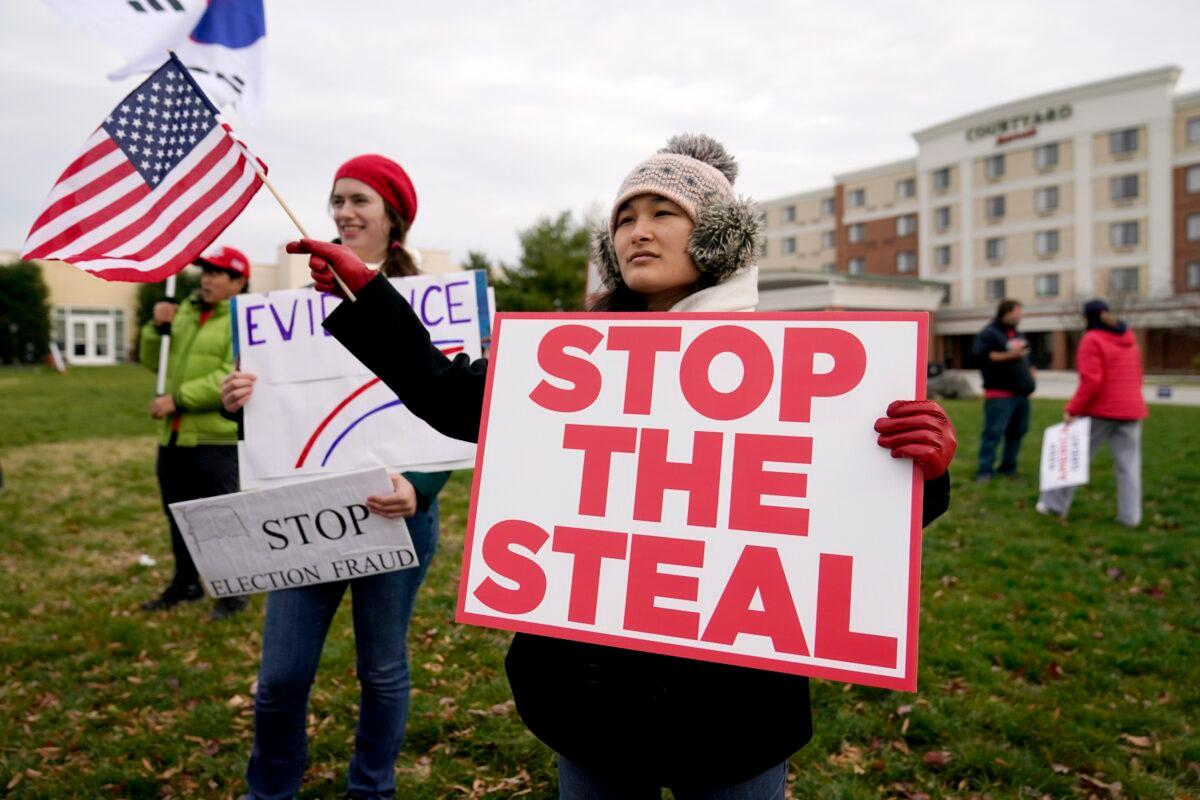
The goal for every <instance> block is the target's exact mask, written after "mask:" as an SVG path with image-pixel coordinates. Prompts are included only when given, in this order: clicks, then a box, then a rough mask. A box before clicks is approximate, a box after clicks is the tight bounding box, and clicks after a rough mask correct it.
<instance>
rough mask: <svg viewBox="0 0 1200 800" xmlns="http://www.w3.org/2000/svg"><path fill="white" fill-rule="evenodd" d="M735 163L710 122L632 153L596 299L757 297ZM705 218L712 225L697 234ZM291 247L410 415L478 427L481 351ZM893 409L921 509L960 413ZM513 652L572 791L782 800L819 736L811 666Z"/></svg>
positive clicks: (524, 713)
mask: <svg viewBox="0 0 1200 800" xmlns="http://www.w3.org/2000/svg"><path fill="white" fill-rule="evenodd" d="M664 167H666V168H669V169H663V168H664ZM735 174H736V166H735V164H734V162H733V159H732V157H730V156H729V155H728V154H727V153H726V152H725V150H724V148H723V147H722V146H721V145H720V144H719V143H717V142H715V141H713V140H711V139H709V138H708V137H703V136H683V137H676V138H674V139H672V140H671V141H670V142H669V143H668V146H667V148H666V149H665V150H664V151H661V152H660V153H659V154H657V155H655V156H653V157H651V158H650V159H648V160H647V161H646V162H644V163H643V164H642V165H640V166H639V167H638V168H636V169H635V170H634V171H633V172H632V173H631V174H630V175H629V177H628V178H626V181H625V183H624V184H623V185H622V188H621V192H620V194H619V196H618V199H617V202H616V203H615V204H614V208H613V214H612V216H611V218H610V220H609V224H608V226H606V228H605V230H604V231H601V232H598V235H597V236H596V237H595V238H596V245H597V246H596V247H595V251H596V252H595V254H594V256H595V257H596V258H597V259H598V261H599V264H600V265H601V271H602V272H603V273H604V274H605V276H606V282H607V284H608V286H609V292H608V293H607V295H606V296H605V298H604V299H603V300H602V302H601V304H600V306H601V308H605V309H608V310H620V309H625V310H629V309H639V308H640V309H643V310H668V309H674V310H686V309H694V308H709V309H711V308H714V307H721V308H728V307H734V306H737V307H743V308H744V307H745V305H746V303H747V302H748V301H749V308H752V307H753V301H754V298H756V297H757V287H756V286H755V285H754V283H753V282H752V281H749V280H747V279H746V276H747V275H751V274H752V271H753V269H754V268H753V266H752V265H751V259H752V258H753V256H754V253H755V251H756V243H757V239H758V236H759V228H758V226H759V223H758V218H757V215H756V214H754V212H753V211H752V210H751V209H750V207H749V206H748V205H745V204H744V203H743V202H742V201H739V200H737V198H736V197H735V195H734V193H733V188H732V179H733V177H734V175H735ZM710 225H711V226H713V227H711V228H708V232H709V233H710V234H711V236H710V237H708V238H707V239H703V238H702V237H700V236H697V235H694V234H695V232H697V231H699V230H700V229H701V228H702V227H704V226H710ZM288 251H289V252H294V253H309V254H312V255H313V258H312V259H310V267H311V268H312V269H313V277H314V279H315V280H316V282H317V285H318V287H319V288H321V289H323V290H326V291H334V292H337V291H339V290H338V288H337V287H336V286H335V285H334V283H333V271H336V272H337V274H338V275H339V276H341V278H342V279H343V280H344V281H345V282H346V283H347V285H348V286H349V287H350V289H351V291H353V292H355V293H356V294H357V298H358V299H357V302H353V303H342V304H341V305H340V306H339V307H338V309H336V310H335V311H334V312H333V313H332V314H331V315H330V316H329V318H328V319H327V320H326V321H325V327H326V329H327V330H329V331H330V332H331V333H332V334H333V335H334V336H335V337H337V339H338V340H339V341H341V342H342V344H344V345H345V346H346V347H347V349H349V350H350V351H351V352H352V353H354V354H355V356H357V357H358V358H359V359H360V360H362V361H363V363H364V364H365V365H366V366H367V367H368V368H369V369H370V370H371V371H372V372H374V373H375V374H376V375H377V376H379V377H380V378H381V379H382V380H383V381H384V383H386V384H387V385H389V386H391V387H392V388H393V389H394V390H395V391H396V393H397V394H398V395H399V396H400V398H401V399H402V400H403V401H404V402H405V404H406V405H408V407H409V408H410V409H412V411H413V412H414V413H415V414H417V416H420V417H422V418H423V419H425V420H426V421H427V422H429V423H430V424H431V425H432V426H433V427H434V428H436V429H438V430H440V431H441V432H443V433H445V434H446V435H448V436H453V437H456V438H459V439H464V440H467V441H475V440H476V439H477V437H478V434H479V424H480V417H481V414H482V407H483V394H484V384H485V380H486V373H487V362H486V361H485V360H480V361H474V362H472V361H470V360H469V359H467V358H466V357H464V356H461V355H460V356H458V357H456V358H455V359H454V360H453V361H451V360H449V359H447V358H446V357H445V356H443V355H442V354H441V353H440V352H439V351H438V350H437V349H436V348H435V347H433V346H432V344H431V343H430V339H429V336H428V334H427V333H426V332H425V329H424V327H423V326H422V325H421V324H420V322H419V320H418V318H417V317H416V316H415V314H414V313H413V311H412V309H411V308H410V307H409V306H408V304H407V303H406V302H405V301H404V299H403V298H402V297H401V296H400V295H399V294H398V293H397V292H395V291H394V290H393V289H392V287H390V286H389V285H388V284H387V283H386V282H385V281H381V280H378V279H374V278H373V276H372V275H371V274H370V273H369V271H367V270H366V269H365V268H364V267H363V266H362V265H361V264H360V263H358V259H356V258H355V257H354V255H353V253H350V252H348V251H346V250H345V249H343V248H339V247H337V246H335V245H329V244H327V243H324V242H316V241H312V240H303V241H301V242H292V243H290V244H289V245H288ZM385 343H386V344H385ZM888 414H889V416H888V417H886V418H883V419H881V420H879V421H878V422H877V423H876V430H877V431H880V432H881V436H880V438H879V442H880V444H881V445H882V446H884V447H888V448H890V449H892V453H893V455H894V456H896V457H908V458H913V459H915V460H916V461H917V462H918V463H919V464H921V466H922V469H923V470H924V474H925V477H926V483H925V505H924V510H923V511H924V513H923V518H924V521H925V522H926V523H928V522H930V521H932V520H933V519H934V518H936V517H937V516H938V515H940V514H941V513H943V512H944V511H945V510H946V508H947V506H948V503H949V487H950V483H949V477H948V475H947V473H946V469H947V466H948V464H949V461H950V458H952V456H953V453H954V449H955V445H956V443H955V438H954V431H953V426H952V425H951V424H950V421H949V420H948V419H947V418H946V416H945V414H944V413H943V412H942V410H941V408H940V407H939V406H938V405H937V404H935V403H931V402H926V401H920V402H913V401H909V402H899V403H893V404H892V406H890V407H889V409H888ZM505 667H506V670H507V673H508V678H509V682H510V684H511V686H512V690H513V697H514V699H515V700H516V704H517V711H518V713H520V715H521V718H522V719H523V720H524V721H525V723H526V725H528V726H529V729H530V730H531V731H532V732H533V733H534V734H535V735H536V736H537V737H538V738H540V739H541V740H542V741H543V742H545V743H546V744H547V745H549V746H550V747H551V748H553V749H554V750H555V751H556V752H557V754H558V765H559V789H560V793H561V796H562V797H563V798H565V799H566V800H582V798H600V799H605V798H635V799H636V798H642V797H654V798H657V797H658V796H659V792H660V787H662V786H668V787H670V788H671V789H672V791H673V792H674V793H675V796H676V797H677V798H680V799H681V800H701V799H704V800H716V798H722V799H730V800H731V799H732V798H755V800H777V799H778V800H782V798H783V797H784V795H785V792H786V778H787V759H788V757H789V756H790V755H791V754H792V753H794V752H795V751H796V750H798V749H799V748H800V747H802V746H804V744H805V743H807V742H808V740H809V738H811V735H812V721H811V713H810V708H809V696H808V681H807V679H806V678H804V677H800V676H796V675H790V674H784V673H778V672H769V671H764V670H755V669H748V668H745V667H735V666H729V665H724V664H715V663H710V662H704V661H696V660H691V659H683V658H676V657H670V656H664V655H658V654H652V653H643V652H636V651H632V650H625V649H620V648H613V647H606V646H600V645H593V644H585V643H580V642H573V641H567V640H562V639H553V638H547V637H542V636H535V635H532V634H526V633H518V634H516V635H515V636H514V637H513V641H512V645H511V647H510V649H509V652H508V656H507V658H506V660H505Z"/></svg>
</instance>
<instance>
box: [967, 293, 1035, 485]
mask: <svg viewBox="0 0 1200 800" xmlns="http://www.w3.org/2000/svg"><path fill="white" fill-rule="evenodd" d="M1022 310H1023V309H1022V307H1021V304H1020V303H1019V302H1018V301H1016V300H1002V301H1000V305H999V306H998V307H997V308H996V317H995V318H994V319H993V320H992V321H991V322H989V323H988V324H987V327H985V328H984V329H983V330H981V331H980V332H979V335H978V336H976V337H975V347H974V352H975V358H976V360H978V361H979V370H980V372H981V373H982V374H983V437H982V438H981V439H980V442H979V467H978V469H977V470H976V472H975V479H976V480H977V481H979V482H980V483H987V482H988V481H990V480H991V479H992V472H993V470H995V471H997V472H998V473H999V474H1000V475H1004V476H1008V477H1014V476H1015V475H1016V474H1017V456H1018V455H1019V454H1020V451H1021V440H1022V439H1023V438H1024V437H1025V433H1026V432H1027V431H1028V430H1029V395H1031V394H1033V390H1034V388H1035V383H1034V373H1033V368H1032V367H1031V366H1030V364H1029V342H1027V341H1026V340H1025V337H1023V336H1021V334H1020V333H1019V332H1018V331H1017V326H1018V325H1020V324H1021V314H1022ZM1001 439H1003V440H1004V453H1003V455H1001V457H1000V469H999V470H996V446H997V445H999V444H1000V440H1001Z"/></svg>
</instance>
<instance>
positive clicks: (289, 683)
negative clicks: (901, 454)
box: [221, 155, 450, 800]
mask: <svg viewBox="0 0 1200 800" xmlns="http://www.w3.org/2000/svg"><path fill="white" fill-rule="evenodd" d="M329 208H330V211H331V212H332V215H333V220H334V223H336V225H337V228H338V234H339V235H340V237H341V239H340V241H342V242H344V243H345V245H346V247H347V248H348V249H349V251H350V252H353V253H355V254H357V255H356V257H357V258H360V259H362V261H363V262H366V263H369V264H371V271H372V274H378V275H381V276H383V277H400V276H404V275H416V274H418V269H417V266H416V263H415V261H414V259H413V257H412V255H411V254H410V252H409V250H408V249H407V247H405V238H406V236H407V233H408V230H409V228H410V227H411V226H412V223H413V219H414V218H415V217H416V214H417V194H416V190H415V189H414V188H413V184H412V181H411V180H409V177H408V174H407V173H406V172H405V171H404V169H403V168H402V167H401V166H400V165H399V164H397V163H396V162H395V161H392V160H391V159H389V158H385V157H384V156H380V155H362V156H357V157H355V158H352V159H350V160H349V161H347V162H346V163H345V164H343V165H342V166H341V167H339V168H338V171H337V173H336V174H335V175H334V182H333V188H332V190H331V192H330V196H329ZM254 380H255V376H254V375H252V374H250V373H246V372H241V371H238V372H234V373H232V374H230V376H229V378H228V379H227V380H226V381H225V382H224V384H222V387H221V394H222V402H223V404H224V406H225V410H226V412H229V413H236V412H239V411H240V409H241V407H242V406H243V405H245V403H246V402H247V401H248V400H249V399H250V397H251V395H252V393H253V390H254ZM389 477H390V478H391V481H392V489H393V491H392V492H391V493H390V494H385V495H379V496H373V497H368V498H367V499H366V504H367V507H368V508H369V509H370V510H371V512H372V513H374V514H380V515H382V516H385V517H404V519H405V524H406V525H407V526H408V532H409V535H410V536H412V541H413V546H414V547H415V549H416V551H417V561H418V563H419V565H420V566H419V567H417V568H416V569H407V570H400V571H398V572H387V573H383V574H379V575H371V576H367V577H361V578H356V579H354V580H349V581H335V582H332V583H320V584H315V585H312V586H302V587H297V588H294V589H284V590H281V591H276V592H271V593H270V594H268V595H267V618H266V620H265V622H264V623H263V652H262V664H261V666H260V667H259V675H258V693H257V694H256V695H255V698H254V748H253V750H252V751H251V754H250V763H249V765H248V767H247V769H246V779H247V782H248V783H249V786H250V793H249V795H248V797H249V798H250V800H282V798H290V797H293V796H295V794H296V792H297V791H298V789H299V788H300V781H301V778H303V776H304V770H305V767H306V761H307V750H308V739H307V735H306V731H305V725H306V723H305V720H306V719H307V704H308V694H309V691H310V690H311V688H312V684H313V681H314V680H315V679H316V673H317V663H318V661H319V660H320V657H321V649H322V647H323V645H324V643H325V636H326V633H327V632H328V630H329V624H330V622H332V620H333V615H334V613H335V612H336V611H337V609H338V606H339V605H340V604H341V601H342V597H343V596H344V595H345V593H346V589H347V588H349V589H350V591H351V593H352V594H353V595H354V603H353V610H354V647H355V650H356V652H357V656H358V658H357V671H358V682H359V684H360V686H361V689H362V700H361V703H360V709H359V715H358V730H357V733H356V737H355V744H354V755H353V757H352V758H351V760H350V770H349V774H348V777H347V784H348V787H349V790H350V792H349V796H350V797H356V798H358V797H362V798H382V797H392V796H393V795H394V794H395V789H396V759H397V758H398V757H399V755H400V748H401V746H402V745H403V743H404V735H405V731H406V728H407V722H408V704H409V691H410V688H411V684H410V679H409V670H408V644H407V638H408V623H409V620H410V619H411V617H412V612H413V607H414V605H415V604H416V598H417V591H418V589H419V588H420V585H421V582H422V581H423V580H424V579H425V575H426V573H427V572H428V570H429V564H430V561H431V560H432V559H433V556H434V552H435V551H436V549H437V540H438V502H437V496H438V492H440V491H441V489H442V487H443V486H444V485H445V484H446V481H447V479H448V478H449V477H450V473H448V472H405V473H403V474H396V473H391V474H390V475H389Z"/></svg>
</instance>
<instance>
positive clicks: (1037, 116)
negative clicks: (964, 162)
mask: <svg viewBox="0 0 1200 800" xmlns="http://www.w3.org/2000/svg"><path fill="white" fill-rule="evenodd" d="M1071 113H1072V111H1071V106H1070V104H1068V103H1064V104H1063V105H1060V106H1051V107H1050V108H1045V109H1041V110H1040V111H1031V112H1029V113H1027V114H1016V115H1014V116H1011V117H1005V118H1004V119H998V120H996V121H994V122H989V123H987V124H985V125H976V126H975V127H973V128H968V129H967V141H968V142H974V141H976V140H978V139H986V138H989V137H992V136H995V137H996V144H997V145H1002V144H1006V143H1008V142H1011V141H1013V140H1014V139H1024V138H1025V137H1027V136H1033V135H1034V134H1035V133H1037V126H1038V125H1041V124H1042V123H1044V122H1061V121H1063V120H1066V119H1070V118H1071Z"/></svg>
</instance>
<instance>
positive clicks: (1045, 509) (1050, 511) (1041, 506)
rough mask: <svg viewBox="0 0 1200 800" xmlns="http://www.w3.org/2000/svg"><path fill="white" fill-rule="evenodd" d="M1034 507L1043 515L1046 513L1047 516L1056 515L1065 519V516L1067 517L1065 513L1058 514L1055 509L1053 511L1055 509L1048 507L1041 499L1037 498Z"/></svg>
mask: <svg viewBox="0 0 1200 800" xmlns="http://www.w3.org/2000/svg"><path fill="white" fill-rule="evenodd" d="M1034 508H1035V509H1036V510H1037V512H1038V513H1039V514H1044V515H1046V516H1047V517H1058V518H1059V519H1066V518H1067V515H1066V514H1060V513H1058V512H1057V511H1055V510H1053V509H1052V508H1050V506H1048V505H1046V504H1045V503H1043V502H1042V501H1041V500H1038V502H1037V505H1036V506H1034Z"/></svg>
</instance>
